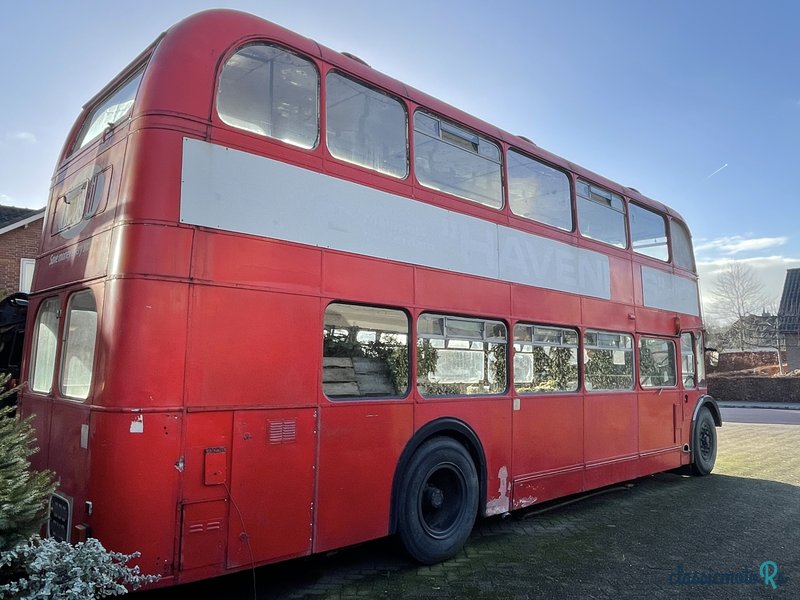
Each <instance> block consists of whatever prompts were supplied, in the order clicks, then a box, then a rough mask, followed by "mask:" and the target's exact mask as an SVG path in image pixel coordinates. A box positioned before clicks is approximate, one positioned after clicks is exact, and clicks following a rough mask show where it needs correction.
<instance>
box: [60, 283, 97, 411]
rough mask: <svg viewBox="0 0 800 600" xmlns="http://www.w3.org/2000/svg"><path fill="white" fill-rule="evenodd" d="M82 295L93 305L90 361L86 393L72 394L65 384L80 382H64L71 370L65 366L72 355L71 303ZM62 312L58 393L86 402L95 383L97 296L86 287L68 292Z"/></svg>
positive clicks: (69, 398) (73, 399)
mask: <svg viewBox="0 0 800 600" xmlns="http://www.w3.org/2000/svg"><path fill="white" fill-rule="evenodd" d="M82 296H88V297H90V298H91V299H92V304H93V305H94V315H95V322H94V338H93V344H92V348H91V353H90V362H89V364H88V367H89V368H88V373H89V379H88V383H87V384H86V386H85V387H86V393H85V395H74V394H71V393H68V392H67V391H66V385H80V384H71V383H70V384H67V383H66V382H65V380H66V377H67V376H69V372H70V371H71V367H68V366H67V361H68V360H69V359H70V358H72V356H74V354H71V353H70V349H71V347H72V346H71V344H70V340H71V335H70V334H71V332H70V326H71V323H72V319H73V315H72V312H73V310H72V306H73V303H74V302H75V301H76V298H80V297H82ZM84 310H85V309H84ZM64 312H65V315H66V319H65V321H64V328H63V332H62V334H61V339H60V342H61V357H60V360H59V368H58V390H59V393H60V394H61V396H63V397H64V398H66V399H68V400H72V401H75V402H86V400H87V399H88V398H89V397H90V396H91V395H92V391H93V388H94V383H95V381H94V380H95V378H94V375H95V371H94V364H95V361H96V360H97V338H98V336H99V334H100V314H99V312H98V310H97V298H96V297H95V294H94V291H93V290H91V289H88V288H86V289H82V290H77V291H76V292H74V293H72V294H70V295H69V297H68V298H67V302H66V308H65V310H64ZM75 354H77V353H75ZM83 366H84V367H85V366H86V364H85V363H84V364H83Z"/></svg>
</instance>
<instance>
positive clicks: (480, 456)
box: [389, 417, 486, 535]
mask: <svg viewBox="0 0 800 600" xmlns="http://www.w3.org/2000/svg"><path fill="white" fill-rule="evenodd" d="M436 437H449V438H451V439H453V440H455V441H457V442H458V443H460V444H461V445H463V446H464V448H466V450H467V452H468V453H469V455H470V458H472V461H473V463H474V464H475V470H476V471H477V472H478V511H479V514H483V511H484V508H485V506H486V455H485V453H484V451H483V444H481V441H480V438H478V434H476V433H475V431H474V430H473V429H472V428H471V427H470V426H469V425H467V424H466V423H464V421H461V420H459V419H456V418H453V417H443V418H441V419H436V420H434V421H431V422H430V423H426V424H425V425H423V426H422V427H420V428H419V430H417V432H416V433H414V435H413V436H411V439H410V440H408V443H407V444H406V447H405V448H404V449H403V452H402V453H401V454H400V459H399V460H398V461H397V466H396V468H395V472H394V479H393V480H392V498H391V507H390V512H389V535H393V534H395V533H397V506H398V504H399V503H400V502H399V501H400V493H401V489H400V488H401V486H402V483H403V477H404V476H405V472H406V469H407V468H408V464H409V463H410V462H411V457H412V456H414V453H415V452H416V451H417V450H418V449H419V447H420V446H422V444H424V443H425V442H427V441H428V440H431V439H433V438H436Z"/></svg>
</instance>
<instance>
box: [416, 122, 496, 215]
mask: <svg viewBox="0 0 800 600" xmlns="http://www.w3.org/2000/svg"><path fill="white" fill-rule="evenodd" d="M420 115H421V116H422V117H423V119H430V120H432V121H436V124H437V128H436V130H437V136H433V135H431V133H430V132H428V131H426V130H425V129H423V128H418V127H417V117H418V116H420ZM411 133H412V136H411V144H412V148H413V161H412V163H413V166H412V171H413V173H414V179H415V181H416V183H418V184H419V185H420V186H422V187H424V188H426V189H429V190H433V191H435V192H440V193H443V194H448V195H450V196H454V197H456V198H459V199H461V200H466V201H468V202H471V203H473V204H475V205H478V206H482V207H484V208H486V209H490V210H494V211H498V212H500V211H503V209H504V208H505V206H506V182H505V178H504V168H505V167H504V160H503V158H504V151H503V146H502V144H500V143H499V142H497V141H495V140H493V139H492V138H490V137H489V136H488V135H486V134H484V133H481V132H478V131H475V130H473V129H470V128H469V127H466V126H464V125H462V124H460V123H457V122H455V121H452V120H450V119H449V118H447V117H442V116H439V115H437V114H436V113H434V112H433V111H431V110H429V109H428V108H425V107H424V106H419V107H417V108H416V109H415V110H414V113H413V115H412V122H411ZM445 134H446V136H445ZM418 136H425V137H426V138H428V139H430V140H434V141H437V142H438V143H440V144H445V145H448V146H451V147H453V148H456V149H457V150H460V151H463V152H470V153H471V154H472V155H474V156H477V157H479V158H481V159H483V160H486V161H488V162H491V163H494V164H495V165H497V177H498V180H499V181H498V184H499V190H498V191H499V195H498V200H499V203H498V204H497V205H495V204H492V203H490V202H488V201H485V200H489V199H490V198H489V197H488V196H484V198H485V200H481V199H479V198H476V197H470V196H468V195H466V193H458V191H457V190H456V189H454V188H455V186H452V185H450V184H447V183H446V182H438V181H437V182H434V181H432V178H430V177H429V178H427V179H426V180H423V179H421V178H420V173H424V174H429V173H431V172H432V170H431V169H428V170H425V169H420V168H418V166H417V165H418V160H420V155H421V153H419V152H418V148H419V145H420V144H419V143H418V141H417V140H418ZM445 137H447V139H445ZM456 140H458V141H461V142H462V143H456ZM483 143H485V144H486V147H487V148H494V149H495V150H497V160H494V159H492V158H490V157H488V156H487V155H486V154H482V153H481V147H482V144H483ZM467 145H474V146H475V148H473V149H468V148H467ZM439 184H442V185H441V186H440V185H439ZM444 187H449V189H444ZM475 195H476V196H477V194H475Z"/></svg>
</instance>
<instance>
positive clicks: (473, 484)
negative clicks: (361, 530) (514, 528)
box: [397, 438, 478, 565]
mask: <svg viewBox="0 0 800 600" xmlns="http://www.w3.org/2000/svg"><path fill="white" fill-rule="evenodd" d="M399 502H400V506H399V511H398V524H397V525H398V527H397V529H398V534H399V536H400V540H401V541H402V543H403V546H404V547H405V549H406V551H407V552H408V553H409V554H410V555H411V557H412V558H414V559H415V560H417V561H418V562H420V563H423V564H428V565H430V564H434V563H437V562H441V561H443V560H447V559H448V558H451V557H453V556H455V555H456V554H457V553H458V551H459V550H461V548H462V547H463V546H464V543H465V542H466V541H467V538H469V535H470V533H471V532H472V527H473V525H474V524H475V518H476V516H477V513H478V474H477V471H476V469H475V465H474V463H473V462H472V458H470V455H469V453H468V452H467V450H466V449H465V448H464V446H462V445H461V444H459V443H458V442H456V441H455V440H453V439H451V438H435V439H433V440H430V441H428V442H425V444H423V445H422V446H421V447H420V448H419V449H418V450H417V451H416V453H415V454H414V456H413V458H412V459H411V462H410V463H409V465H408V468H407V469H406V471H405V476H404V483H403V487H402V488H401V494H400V499H399Z"/></svg>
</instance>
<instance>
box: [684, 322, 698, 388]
mask: <svg viewBox="0 0 800 600" xmlns="http://www.w3.org/2000/svg"><path fill="white" fill-rule="evenodd" d="M687 336H688V338H689V345H688V352H687V348H685V347H684V344H683V340H684V338H685V337H687ZM696 337H697V336H695V335H694V333H692V332H691V331H682V332H681V337H680V345H681V385H682V386H683V387H684V388H685V389H695V388H696V387H697V362H698V361H697V356H696V344H695V339H696ZM685 356H691V357H692V369H693V370H692V373H691V376H692V379H693V380H694V383H693V384H692V385H686V372H685V371H684V370H683V358H684V357H685Z"/></svg>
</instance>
